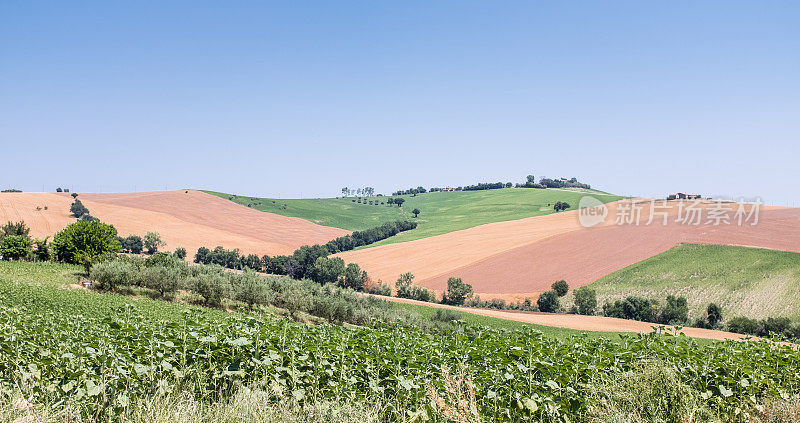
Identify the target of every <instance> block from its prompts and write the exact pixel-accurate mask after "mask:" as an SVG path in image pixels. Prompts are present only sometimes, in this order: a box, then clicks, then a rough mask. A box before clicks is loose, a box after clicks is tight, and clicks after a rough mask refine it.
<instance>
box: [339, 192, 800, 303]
mask: <svg viewBox="0 0 800 423" xmlns="http://www.w3.org/2000/svg"><path fill="white" fill-rule="evenodd" d="M618 205H619V204H618V203H612V204H609V216H608V218H607V219H606V221H605V222H604V223H603V224H601V225H599V226H595V227H592V228H584V227H582V226H581V225H580V224H579V222H578V218H577V212H574V211H573V212H566V213H558V214H551V215H547V216H538V217H532V218H527V219H521V220H515V221H508V222H500V223H492V224H488V225H483V226H478V227H475V228H470V229H466V230H463V231H458V232H452V233H449V234H445V235H440V236H436V237H431V238H425V239H420V240H416V241H410V242H404V243H399V244H390V245H382V246H379V247H374V248H368V249H364V250H359V251H351V252H347V253H342V254H340V255H339V256H341V257H342V258H343V259H344V260H345V261H347V262H351V261H352V262H356V263H359V264H360V265H361V266H362V267H363V268H364V269H365V270H367V271H368V272H369V274H370V276H371V277H372V278H373V279H375V280H382V281H384V282H389V283H394V281H395V279H397V277H398V275H400V274H401V273H405V272H411V273H413V274H414V275H415V276H416V281H415V282H416V283H418V284H420V285H422V286H425V287H428V288H431V289H434V290H437V291H442V290H444V289H445V288H446V286H447V279H448V278H449V277H451V276H456V277H461V278H463V279H464V281H465V282H467V283H470V284H471V285H472V286H473V288H474V289H475V292H476V293H478V294H480V295H481V297H482V298H484V299H488V298H503V299H506V300H519V299H522V298H527V297H531V298H535V297H536V296H537V295H538V293H539V292H541V291H543V290H547V289H549V287H550V284H552V283H553V282H554V281H556V280H559V279H565V280H567V281H568V282H569V284H570V286H571V287H579V286H583V285H586V284H589V283H591V282H593V281H595V280H596V279H598V278H600V277H601V276H604V275H606V274H608V273H611V272H613V271H616V270H618V269H621V268H623V267H625V266H628V265H631V264H633V263H636V262H638V261H640V260H643V259H645V258H648V257H652V256H654V255H656V254H659V253H661V252H664V251H666V250H668V249H670V248H672V247H674V246H675V245H677V244H679V243H682V242H692V243H708V244H726V245H741V246H750V247H761V248H771V249H779V250H785V251H795V252H800V209H797V208H775V207H762V208H761V211H760V213H759V222H758V224H757V225H755V226H751V225H750V224H749V222H748V223H745V224H744V225H742V226H739V225H737V224H736V223H733V222H732V224H722V225H719V226H713V225H711V224H703V225H698V226H694V225H685V224H681V223H678V222H675V218H676V217H677V216H676V214H677V210H672V211H671V212H670V214H669V220H668V224H667V225H662V224H661V223H660V221H658V222H659V223H653V224H651V225H644V224H640V225H638V226H637V225H616V224H615V223H614V220H613V216H615V211H616V209H617V207H618ZM711 206H712V205H710V204H704V205H703V207H704V210H705V211H706V213H707V210H708V208H709V207H711ZM734 210H735V209H734ZM648 214H649V208H648V207H647V206H645V207H644V208H643V210H642V222H646V221H647V220H648ZM705 220H706V217H705V215H704V217H703V221H705ZM751 221H752V220H751Z"/></svg>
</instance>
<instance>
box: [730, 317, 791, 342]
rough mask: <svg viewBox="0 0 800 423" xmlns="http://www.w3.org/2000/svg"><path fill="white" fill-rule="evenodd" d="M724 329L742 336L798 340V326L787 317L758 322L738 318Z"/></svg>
mask: <svg viewBox="0 0 800 423" xmlns="http://www.w3.org/2000/svg"><path fill="white" fill-rule="evenodd" d="M726 327H727V329H728V330H729V331H730V332H735V333H741V334H744V335H754V336H760V337H773V336H778V337H782V338H787V339H800V324H793V323H792V319H790V318H788V317H767V318H766V319H761V320H758V319H750V318H747V317H742V316H738V317H734V318H732V319H730V320H729V321H728V323H727V325H726Z"/></svg>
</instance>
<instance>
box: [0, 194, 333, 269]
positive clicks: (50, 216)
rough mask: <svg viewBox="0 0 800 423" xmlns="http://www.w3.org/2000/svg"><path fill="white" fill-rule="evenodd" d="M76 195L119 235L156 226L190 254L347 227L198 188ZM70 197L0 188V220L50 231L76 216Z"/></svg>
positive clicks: (287, 246)
mask: <svg viewBox="0 0 800 423" xmlns="http://www.w3.org/2000/svg"><path fill="white" fill-rule="evenodd" d="M78 198H79V199H80V200H81V202H83V204H84V205H85V206H86V207H87V208H88V209H89V211H90V212H91V214H92V216H95V217H97V218H99V219H100V220H102V221H104V222H107V223H112V224H114V226H115V227H116V228H117V230H118V231H119V233H120V235H123V236H124V235H129V234H136V235H144V234H145V233H146V232H148V231H157V232H159V233H160V234H161V237H162V238H163V239H164V240H165V241H166V243H167V245H166V249H168V250H171V249H174V248H176V247H185V248H186V249H187V251H188V252H189V254H190V256H191V255H193V254H194V252H195V251H197V248H199V247H201V246H205V247H209V248H213V247H215V246H217V245H222V246H223V247H226V248H239V249H240V250H241V251H242V252H244V253H256V254H259V255H261V254H269V255H275V254H290V253H291V252H292V251H294V250H295V249H296V248H297V247H299V246H301V245H304V244H314V243H325V242H328V241H330V240H331V239H333V238H336V237H338V236H342V235H345V234H348V233H349V231H346V230H343V229H338V228H330V227H327V226H320V225H317V224H314V223H311V222H309V221H306V220H303V219H298V218H293V217H286V216H280V215H277V214H273V213H265V212H260V211H257V210H253V209H250V208H247V207H244V206H241V205H238V204H236V203H233V202H231V201H228V200H225V199H223V198H219V197H216V196H213V195H209V194H205V193H203V192H199V191H189V192H188V193H186V192H185V191H156V192H142V193H126V194H92V193H86V194H84V193H81V194H79V196H78ZM72 201H73V200H72V197H70V194H68V193H62V194H57V193H2V194H0V222H2V223H5V222H6V221H9V220H11V221H18V220H24V221H25V223H27V224H28V226H29V227H30V228H31V235H32V236H37V237H43V236H48V235H50V236H52V235H53V234H54V233H55V232H57V231H59V230H61V229H62V228H64V227H65V226H66V225H68V224H70V223H72V222H75V218H74V217H72V216H70V214H69V206H70V204H71V203H72ZM44 206H47V210H44V209H43V208H44ZM36 207H41V208H42V210H38V211H37V210H36Z"/></svg>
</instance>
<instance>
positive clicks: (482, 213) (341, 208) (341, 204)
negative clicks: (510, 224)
mask: <svg viewBox="0 0 800 423" xmlns="http://www.w3.org/2000/svg"><path fill="white" fill-rule="evenodd" d="M204 192H206V193H209V194H213V195H217V196H219V197H222V198H226V199H230V200H231V201H234V202H236V203H239V204H242V205H245V206H248V205H249V206H250V207H252V208H254V209H257V210H261V211H266V212H271V213H277V214H281V215H284V216H292V217H299V218H302V219H306V220H310V221H312V222H315V223H319V224H320V225H325V226H333V227H337V228H342V229H348V230H363V229H368V228H372V227H375V226H378V225H380V224H381V223H384V222H388V221H394V220H398V219H414V217H413V215H412V214H411V211H412V210H414V209H415V208H417V209H419V210H420V211H421V212H422V213H421V214H420V215H419V217H418V218H416V219H415V220H416V221H417V222H418V223H419V226H418V227H417V229H414V230H412V231H408V232H404V233H401V234H399V235H397V236H393V237H391V238H389V239H386V240H383V241H381V242H378V243H376V244H372V245H371V246H375V245H381V244H390V243H395V242H403V241H411V240H414V239H420V238H427V237H430V236H435V235H441V234H444V233H448V232H453V231H458V230H461V229H467V228H471V227H473V226H478V225H483V224H486V223H492V222H502V221H506V220H514V219H522V218H525V217H531V216H539V215H545V214H550V213H554V210H553V204H555V203H556V202H557V201H563V202H566V203H569V205H570V206H572V208H573V209H574V208H576V207H577V206H578V201H580V198H581V197H583V196H585V195H591V196H593V197H595V198H597V199H598V200H600V201H602V202H611V201H617V200H619V199H621V198H623V197H620V196H616V195H610V194H605V193H601V192H599V191H586V190H566V189H564V190H561V189H526V188H504V189H493V190H483V191H457V192H432V193H425V194H418V195H416V196H411V195H403V196H395V197H402V198H403V199H405V200H406V201H405V203H403V207H402V208H399V207H397V206H389V205H385V204H384V205H369V204H359V203H358V202H354V201H353V200H355V199H354V198H352V197H348V198H315V199H290V200H279V199H271V198H258V197H244V196H239V195H233V194H225V193H221V192H214V191H204ZM387 198H388V197H369V198H368V199H367V201H370V200H371V201H379V202H385V201H386V199H387ZM356 201H357V200H356Z"/></svg>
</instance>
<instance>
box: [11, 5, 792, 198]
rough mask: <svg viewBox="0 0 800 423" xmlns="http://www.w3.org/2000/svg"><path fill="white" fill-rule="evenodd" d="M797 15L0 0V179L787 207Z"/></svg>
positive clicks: (776, 10)
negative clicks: (563, 180)
mask: <svg viewBox="0 0 800 423" xmlns="http://www.w3.org/2000/svg"><path fill="white" fill-rule="evenodd" d="M112 3H114V4H112ZM799 5H800V3H798V2H791V1H786V2H762V1H748V2H736V1H719V2H712V1H708V2H706V1H704V2H693V1H675V2H641V1H630V2H615V1H610V2H601V1H591V2H589V1H587V2H556V1H553V2H531V1H520V2H513V1H503V2H489V1H484V2H474V1H463V0H459V1H452V2H450V1H435V2H429V1H420V2H416V1H394V2H389V1H378V2H376V1H360V2H355V1H336V2H331V1H319V2H282V3H270V2H263V1H259V2H243V1H237V2H213V3H212V2H200V1H187V2H178V1H169V2H160V1H152V2H150V1H145V2H139V1H133V2H107V1H103V2H88V1H86V2H75V3H73V2H35V1H10V0H5V1H3V2H0V147H2V148H1V149H0V151H2V153H1V154H2V160H1V161H0V162H1V163H2V165H0V185H1V187H0V188H6V187H16V188H19V189H23V190H25V191H41V190H42V189H43V188H44V190H46V191H50V190H54V189H55V188H56V187H57V186H68V187H70V188H72V189H73V190H74V191H85V192H88V191H103V192H111V191H133V190H134V189H136V190H153V189H163V188H164V187H168V188H170V189H174V188H181V187H192V188H204V189H214V190H220V191H227V192H235V193H239V194H253V195H263V196H282V197H298V196H300V195H302V196H303V197H310V196H334V195H337V194H338V193H339V191H340V189H341V187H342V186H349V187H355V186H373V187H375V188H376V189H377V191H378V192H388V191H391V190H394V189H397V188H401V187H409V186H417V185H423V186H426V187H430V186H442V185H463V184H470V183H476V182H489V181H513V182H517V181H521V180H523V179H524V177H525V175H527V174H529V173H534V174H535V175H537V176H541V175H544V176H548V177H560V176H565V177H573V176H574V177H577V178H578V179H580V180H582V181H585V182H588V183H590V184H592V185H593V186H595V187H597V188H601V189H605V190H608V191H611V192H614V193H621V194H629V195H663V194H664V193H667V192H671V191H691V192H699V193H703V194H729V195H746V196H756V195H760V196H762V197H764V198H765V199H766V200H767V201H769V202H772V203H779V204H780V203H786V202H787V201H788V202H790V203H792V202H795V203H796V204H797V205H800V164H799V163H798V162H800V6H799Z"/></svg>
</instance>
